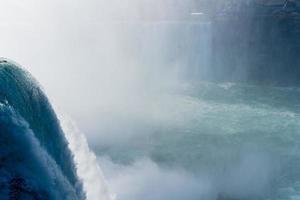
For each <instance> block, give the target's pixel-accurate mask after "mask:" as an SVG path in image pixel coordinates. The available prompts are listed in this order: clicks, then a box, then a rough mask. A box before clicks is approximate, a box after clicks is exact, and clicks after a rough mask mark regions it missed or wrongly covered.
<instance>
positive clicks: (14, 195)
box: [0, 60, 110, 200]
mask: <svg viewBox="0 0 300 200" xmlns="http://www.w3.org/2000/svg"><path fill="white" fill-rule="evenodd" d="M68 127H69V128H70V126H65V129H67V128H68ZM67 139H68V140H67ZM0 144H1V148H0V199H3V200H6V199H7V200H30V199H35V200H48V199H49V200H61V199H66V200H83V199H86V198H88V199H89V200H93V199H99V198H101V199H103V200H106V199H110V196H109V193H108V191H107V188H106V186H105V184H104V181H103V177H102V174H101V171H100V169H98V166H97V163H96V162H95V161H94V162H93V160H92V158H93V157H92V154H91V152H90V151H89V148H88V145H87V144H86V142H85V139H84V136H83V135H82V134H78V133H77V132H75V131H74V130H68V134H66V135H65V132H63V130H62V129H61V126H60V122H59V120H58V118H57V117H56V114H55V113H54V111H53V109H52V107H51V105H50V103H49V102H48V100H47V98H46V96H45V95H44V93H43V91H42V90H41V89H40V87H39V85H38V84H37V83H36V81H35V80H34V79H33V78H32V77H31V76H30V75H29V73H27V72H26V71H24V70H23V69H21V68H20V67H18V66H17V65H16V64H13V63H12V62H8V61H6V60H1V61H0ZM71 150H72V151H71ZM82 154H83V155H82ZM82 157H83V158H82ZM95 172H96V173H95ZM91 181H92V182H93V184H91ZM95 194H96V195H97V196H95Z"/></svg>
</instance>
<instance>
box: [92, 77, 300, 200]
mask: <svg viewBox="0 0 300 200" xmlns="http://www.w3.org/2000/svg"><path fill="white" fill-rule="evenodd" d="M299 100H300V88H297V87H295V88H281V87H273V86H261V85H251V84H243V83H221V84H218V83H209V82H203V83H200V84H197V85H194V86H193V87H186V88H185V89H184V90H183V91H180V92H178V91H177V92H174V93H172V94H164V95H159V96H156V97H154V98H152V99H151V100H150V102H149V103H148V104H147V105H143V106H142V107H143V110H146V111H144V112H145V113H144V115H143V116H139V117H138V118H131V119H128V117H129V115H128V116H126V117H120V116H118V117H116V116H114V117H112V118H113V121H116V120H119V124H120V127H121V128H120V129H118V128H114V129H106V130H105V131H106V134H112V135H113V134H114V133H119V134H120V137H121V139H118V140H117V141H116V140H113V139H111V138H109V137H107V136H103V137H100V138H101V139H99V140H97V142H96V141H95V140H93V141H95V142H94V145H93V146H94V148H95V149H96V151H97V154H98V156H99V160H100V163H101V164H102V165H103V167H104V172H105V175H106V176H107V177H108V181H109V184H110V185H111V187H112V189H113V190H114V191H115V192H116V193H117V194H118V195H119V196H118V198H119V199H121V200H129V199H146V200H164V199H175V200H177V199H178V200H182V199H189V200H193V199H195V200H196V199H203V200H216V199H217V200H237V199H238V200H259V199H261V200H267V199H272V200H275V199H276V200H285V199H286V200H287V199H299V198H300V173H299V167H300V143H299V141H300V140H299V139H300V101H299ZM136 106H137V107H139V105H136ZM124 124H127V125H124ZM128 124H131V125H128ZM132 124H134V125H132ZM112 138H114V136H112Z"/></svg>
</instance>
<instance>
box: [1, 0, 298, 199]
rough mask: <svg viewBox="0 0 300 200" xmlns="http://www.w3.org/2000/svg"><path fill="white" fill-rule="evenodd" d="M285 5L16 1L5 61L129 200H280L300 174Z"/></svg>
mask: <svg viewBox="0 0 300 200" xmlns="http://www.w3.org/2000/svg"><path fill="white" fill-rule="evenodd" d="M275 4H276V5H275V6H273V7H272V8H270V9H269V7H267V6H269V5H271V6H272V2H271V3H270V2H269V1H268V3H265V1H264V2H258V1H239V0H230V1H225V0H216V1H205V0H199V1H193V0H187V1H182V0H162V1H149V0H122V1H121V0H100V1H98V0H86V1H83V0H72V1H71V0H60V1H59V0H51V1H50V0H48V1H47V0H45V1H42V2H41V1H37V0H28V1H24V2H20V1H17V0H10V1H4V2H1V5H2V8H3V10H2V12H1V13H0V31H1V33H0V35H1V37H0V43H1V45H0V56H1V57H5V58H8V59H12V60H14V61H16V62H17V63H19V64H21V65H22V66H24V67H25V68H26V69H27V70H28V71H30V72H31V73H32V74H33V75H34V77H36V79H37V80H38V81H39V82H40V84H41V86H42V87H43V88H44V91H45V92H46V93H47V95H48V96H49V98H50V100H51V102H52V103H53V104H54V105H55V108H57V109H58V110H60V111H61V112H62V113H67V115H69V116H70V117H71V118H72V119H73V120H74V122H75V123H76V124H77V125H76V127H77V126H78V127H79V129H80V131H79V130H76V131H77V132H83V134H85V136H86V137H87V142H88V143H89V145H90V146H91V147H92V149H93V150H94V151H95V154H96V156H97V162H98V163H99V166H100V168H101V169H102V170H103V176H104V177H105V179H106V181H107V184H108V187H109V190H110V191H111V192H112V193H113V194H116V197H117V199H120V200H135V199H145V200H165V199H174V200H181V199H188V200H193V199H199V198H200V199H204V200H228V199H247V200H251V199H255V200H257V199H259V200H261V199H262V200H263V199H268V198H269V197H274V198H273V199H278V200H279V199H280V198H281V196H282V195H287V196H288V197H290V196H293V195H295V194H294V193H293V191H294V192H295V193H297V191H298V189H297V188H298V185H299V181H298V180H300V176H299V174H298V172H297V171H298V169H299V168H298V167H299V166H300V162H299V159H298V158H299V155H298V149H299V147H298V143H297V142H296V141H297V140H298V139H299V138H298V135H299V133H298V132H299V131H298V130H300V127H299V121H300V118H299V113H300V112H299V111H298V109H299V105H298V103H297V102H299V91H300V90H299V89H298V88H297V87H298V85H299V82H300V81H299V77H300V76H299V72H300V70H299V69H298V67H297V66H298V64H299V63H300V61H299V56H298V54H297V52H299V51H298V50H299V45H298V44H299V43H298V39H299V37H298V36H297V34H298V33H299V32H298V30H300V28H299V29H298V25H297V24H298V23H297V20H298V14H299V12H298V11H297V9H299V5H298V4H297V3H295V5H294V4H293V5H294V7H295V9H294V8H293V7H292V9H291V8H289V7H288V6H287V5H286V7H283V6H281V4H280V3H276V2H275ZM276 9H278V10H279V11H278V10H276ZM288 9H290V10H291V11H289V10H288ZM274 10H275V11H274ZM295 10H296V11H295ZM290 12H291V13H290ZM278 13H279V14H278ZM282 13H283V14H282ZM286 13H287V14H286ZM299 24H300V23H299ZM291 27H294V28H291ZM286 86H289V87H287V88H286ZM87 149H88V148H87ZM80 155H81V157H80V158H79V159H83V160H84V159H85V158H84V156H83V154H80ZM90 159H91V162H92V163H93V165H95V162H96V161H95V158H94V157H92V158H90ZM81 172H82V171H81ZM99 174H101V170H100V171H99ZM101 176H102V174H101ZM89 178H91V177H86V179H89ZM89 184H90V185H93V181H91V182H90V183H89ZM286 188H293V191H292V192H288V193H287V192H285V191H286ZM98 189H99V188H98ZM90 191H91V193H92V194H93V195H94V198H97V197H95V196H97V194H98V193H101V191H100V190H99V191H97V190H95V191H94V193H93V188H92V187H91V188H90ZM97 192H98V193H97ZM297 194H298V193H297ZM272 195H273V196H272ZM275 197H276V198H275ZM277 197H278V198H277Z"/></svg>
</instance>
